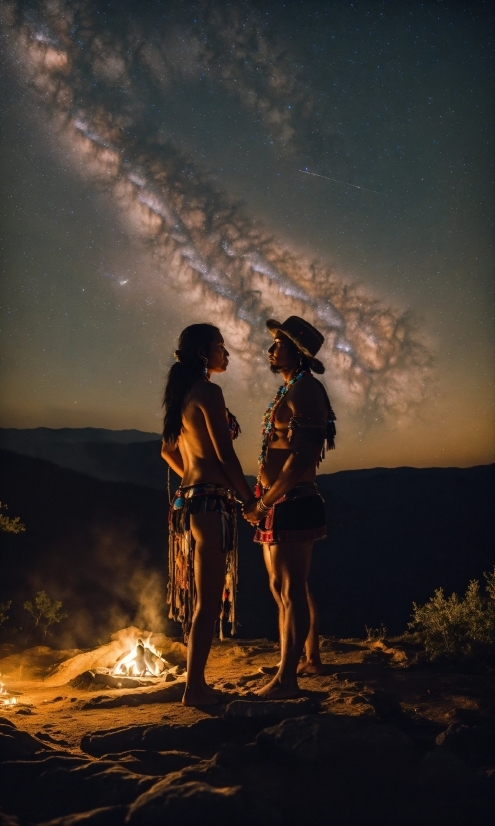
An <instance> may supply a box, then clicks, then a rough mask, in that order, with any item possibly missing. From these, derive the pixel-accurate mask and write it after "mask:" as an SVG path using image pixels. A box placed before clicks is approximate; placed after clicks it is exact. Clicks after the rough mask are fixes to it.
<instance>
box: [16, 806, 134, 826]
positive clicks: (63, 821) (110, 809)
mask: <svg viewBox="0 0 495 826" xmlns="http://www.w3.org/2000/svg"><path fill="white" fill-rule="evenodd" d="M127 809H128V807H127V806H103V807H102V808H100V809H93V810H92V811H90V812H77V813H76V814H72V815H64V816H63V817H57V818H55V819H54V820H49V821H45V823H43V824H42V826H124V824H125V818H126V815H127ZM0 826H1V823H0Z"/></svg>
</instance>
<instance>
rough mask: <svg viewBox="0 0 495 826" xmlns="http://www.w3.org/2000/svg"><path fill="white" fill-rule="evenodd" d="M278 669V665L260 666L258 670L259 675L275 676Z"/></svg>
mask: <svg viewBox="0 0 495 826" xmlns="http://www.w3.org/2000/svg"><path fill="white" fill-rule="evenodd" d="M279 668H280V663H278V665H262V666H261V667H260V668H259V669H258V670H259V672H260V674H276V673H277V671H278V669H279Z"/></svg>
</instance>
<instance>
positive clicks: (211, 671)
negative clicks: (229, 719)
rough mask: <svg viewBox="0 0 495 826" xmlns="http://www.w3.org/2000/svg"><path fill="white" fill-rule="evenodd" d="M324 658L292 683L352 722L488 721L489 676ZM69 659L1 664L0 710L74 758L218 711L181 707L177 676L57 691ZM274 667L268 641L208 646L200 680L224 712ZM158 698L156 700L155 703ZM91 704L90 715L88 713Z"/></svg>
mask: <svg viewBox="0 0 495 826" xmlns="http://www.w3.org/2000/svg"><path fill="white" fill-rule="evenodd" d="M141 633H143V632H141ZM144 633H145V632H144ZM321 650H322V661H323V663H324V665H325V673H324V674H323V675H318V676H302V677H300V679H299V685H300V688H301V692H302V694H303V696H313V697H315V698H317V699H318V701H319V702H320V703H321V706H322V709H324V710H327V711H331V712H332V713H333V714H339V715H347V716H353V717H355V716H359V715H363V714H369V715H372V714H375V713H376V712H378V713H379V715H380V717H381V718H382V719H387V720H390V719H391V720H394V721H397V720H398V719H399V718H400V717H401V716H404V715H405V716H407V717H408V718H409V719H410V720H412V721H416V722H417V723H418V724H421V723H423V724H428V723H431V724H433V725H435V726H437V727H439V729H443V728H446V727H447V726H448V725H449V724H451V723H454V722H464V723H471V724H476V723H477V722H482V721H484V720H485V721H486V720H491V719H493V717H494V715H495V700H494V691H493V689H494V687H495V678H494V677H492V676H487V675H476V674H459V673H456V672H454V671H451V670H448V669H446V668H442V667H434V666H429V665H426V664H419V665H418V664H415V659H416V653H417V652H416V651H415V650H407V646H404V645H403V644H401V643H398V644H394V642H393V641H386V640H384V641H375V642H367V641H364V640H334V639H331V638H328V637H322V638H321ZM184 652H185V649H184ZM1 653H4V652H1V651H0V654H1ZM75 654H76V652H73V651H70V652H57V651H52V650H51V649H49V648H45V647H38V648H34V649H30V650H28V651H25V652H18V653H14V654H10V656H8V657H6V658H4V659H0V674H1V675H2V676H0V680H2V681H3V683H4V685H5V688H6V689H7V690H8V691H9V693H10V694H11V695H15V697H16V700H17V703H16V705H15V706H10V705H9V706H3V708H2V707H1V706H0V708H1V711H2V714H3V715H5V716H7V715H8V716H9V717H10V718H11V719H13V720H15V722H16V725H18V726H19V727H21V728H23V729H24V730H26V731H28V732H30V733H31V734H39V732H41V733H42V734H43V733H45V734H46V735H47V736H48V735H49V737H50V740H49V742H52V743H54V742H56V743H58V744H60V745H62V746H63V747H64V748H67V749H70V750H71V751H73V752H74V753H79V751H80V742H81V738H82V737H83V735H84V734H86V733H88V732H94V731H95V730H98V729H109V728H116V727H119V726H128V725H132V724H145V723H150V724H153V723H157V722H162V721H163V718H164V716H165V717H166V719H167V720H169V721H170V722H171V723H180V724H181V725H188V724H191V723H193V722H195V721H196V720H198V719H201V718H204V717H205V716H208V717H210V716H212V715H215V714H218V713H221V709H222V706H220V707H219V708H218V709H215V708H214V707H212V708H209V709H208V710H207V711H206V712H205V711H202V710H199V709H194V708H185V707H184V706H183V705H182V704H181V703H180V701H179V700H180V696H181V694H182V682H183V680H184V676H183V675H181V676H179V677H178V678H177V681H176V683H173V684H170V685H167V687H166V689H167V690H166V691H165V692H164V689H163V686H162V685H161V684H160V685H158V684H157V685H155V686H152V687H145V688H140V689H113V690H112V689H110V688H103V689H102V687H101V686H94V687H92V688H91V690H88V689H84V688H73V687H72V686H71V685H70V684H65V685H54V684H53V682H54V680H53V676H52V673H53V668H54V664H56V665H58V664H59V663H60V662H61V661H63V660H64V659H65V658H67V660H68V659H69V657H71V656H72V657H73V656H74V655H75ZM277 659H278V647H277V645H276V643H273V642H270V641H268V640H252V641H246V640H242V641H235V640H230V639H229V640H225V641H223V642H220V641H219V640H215V641H214V644H213V648H212V652H211V655H210V659H209V662H208V667H207V680H208V682H209V683H210V684H211V685H213V686H214V687H215V688H219V689H222V690H223V691H224V692H225V703H223V704H222V705H224V704H226V703H228V702H230V701H231V700H234V699H237V698H249V697H251V696H252V693H253V690H254V689H255V688H257V687H259V686H261V685H263V683H265V682H268V680H269V679H270V678H269V677H268V676H266V675H264V674H263V673H262V672H261V669H262V668H263V667H267V666H268V667H270V666H274V665H275V664H276V662H277ZM157 692H160V700H159V701H158V702H152V695H153V694H157ZM167 694H169V695H170V699H168V697H167ZM129 695H131V696H132V697H133V698H134V699H135V702H136V705H133V706H120V705H116V707H112V708H105V707H98V704H97V702H95V700H96V701H97V700H98V699H99V698H100V697H104V698H108V699H114V700H115V701H116V703H118V702H119V700H124V699H125V698H126V697H128V696H129ZM164 695H165V696H164ZM150 701H151V702H150ZM141 702H142V704H141ZM88 703H92V704H93V705H92V707H90V708H88ZM164 706H165V707H164ZM42 739H43V738H42Z"/></svg>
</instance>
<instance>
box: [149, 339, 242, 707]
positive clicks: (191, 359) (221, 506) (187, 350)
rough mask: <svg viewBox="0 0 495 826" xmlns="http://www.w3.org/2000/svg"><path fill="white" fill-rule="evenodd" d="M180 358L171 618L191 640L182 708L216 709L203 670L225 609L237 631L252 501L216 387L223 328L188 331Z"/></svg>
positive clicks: (171, 386)
mask: <svg viewBox="0 0 495 826" xmlns="http://www.w3.org/2000/svg"><path fill="white" fill-rule="evenodd" d="M174 355H175V358H176V359H177V363H176V364H174V365H172V367H171V369H170V373H169V375H168V380H167V385H166V387H165V395H164V400H163V405H164V408H165V418H164V426H163V442H162V457H163V458H164V459H165V461H166V462H168V464H169V465H170V467H171V468H172V469H173V470H174V471H175V472H176V473H178V474H179V476H181V477H182V484H181V486H180V488H179V490H178V491H177V493H176V494H175V496H174V497H172V499H171V503H170V516H169V528H170V547H169V577H170V578H169V590H168V602H169V604H170V615H169V616H170V617H171V618H173V619H175V620H179V621H181V622H182V625H183V629H184V636H185V638H186V639H187V642H188V646H187V682H186V689H185V692H184V697H183V700H182V702H183V703H184V705H188V706H197V705H211V704H213V703H216V702H218V692H216V691H214V689H212V688H210V687H209V686H207V684H206V681H205V676H204V671H205V666H206V661H207V659H208V654H209V652H210V648H211V643H212V638H213V633H214V629H215V621H216V619H217V617H218V615H219V609H220V605H222V614H221V618H220V626H222V615H223V613H224V607H225V604H226V603H228V605H229V609H230V610H229V616H228V619H229V620H230V621H231V622H232V626H233V629H232V630H234V627H235V591H236V567H237V566H236V562H237V524H236V509H235V499H236V497H238V498H240V499H241V500H242V501H243V502H244V503H251V502H252V501H253V498H254V497H253V494H252V492H251V490H250V489H249V486H248V484H247V482H246V480H245V478H244V474H243V472H242V468H241V465H240V463H239V460H238V458H237V456H236V454H235V451H234V448H233V446H232V440H233V439H234V438H236V436H237V434H238V432H239V426H238V425H237V422H236V420H235V418H234V416H232V415H231V414H230V413H229V411H228V410H227V409H226V407H225V402H224V398H223V393H222V390H221V389H220V387H219V386H218V385H216V384H212V383H210V378H211V375H212V374H213V373H224V372H225V370H226V369H227V365H228V363H229V360H228V357H229V354H228V352H227V350H226V348H225V346H224V341H223V338H222V334H221V333H220V330H219V329H218V328H217V327H214V326H213V325H212V324H192V325H191V326H190V327H186V329H185V330H183V331H182V333H181V335H180V338H179V347H178V349H177V350H176V352H175V353H174ZM224 586H225V588H224ZM223 589H224V598H223V602H222V590H223ZM220 630H221V629H220Z"/></svg>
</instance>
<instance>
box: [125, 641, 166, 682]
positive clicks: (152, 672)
mask: <svg viewBox="0 0 495 826" xmlns="http://www.w3.org/2000/svg"><path fill="white" fill-rule="evenodd" d="M172 667H173V666H172V665H171V664H170V663H168V662H167V660H165V659H164V658H163V657H162V654H161V652H160V651H159V650H157V649H156V648H155V647H154V646H153V645H152V644H151V643H150V641H149V640H146V642H143V640H142V639H141V638H139V639H138V641H137V642H136V645H135V646H134V648H133V649H132V651H130V652H129V653H128V654H124V655H123V656H122V657H120V658H119V660H118V661H117V663H116V665H115V667H114V669H113V670H112V674H113V675H115V676H124V677H146V676H149V677H160V676H161V675H162V674H163V673H164V672H165V671H168V670H169V669H171V668H172Z"/></svg>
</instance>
